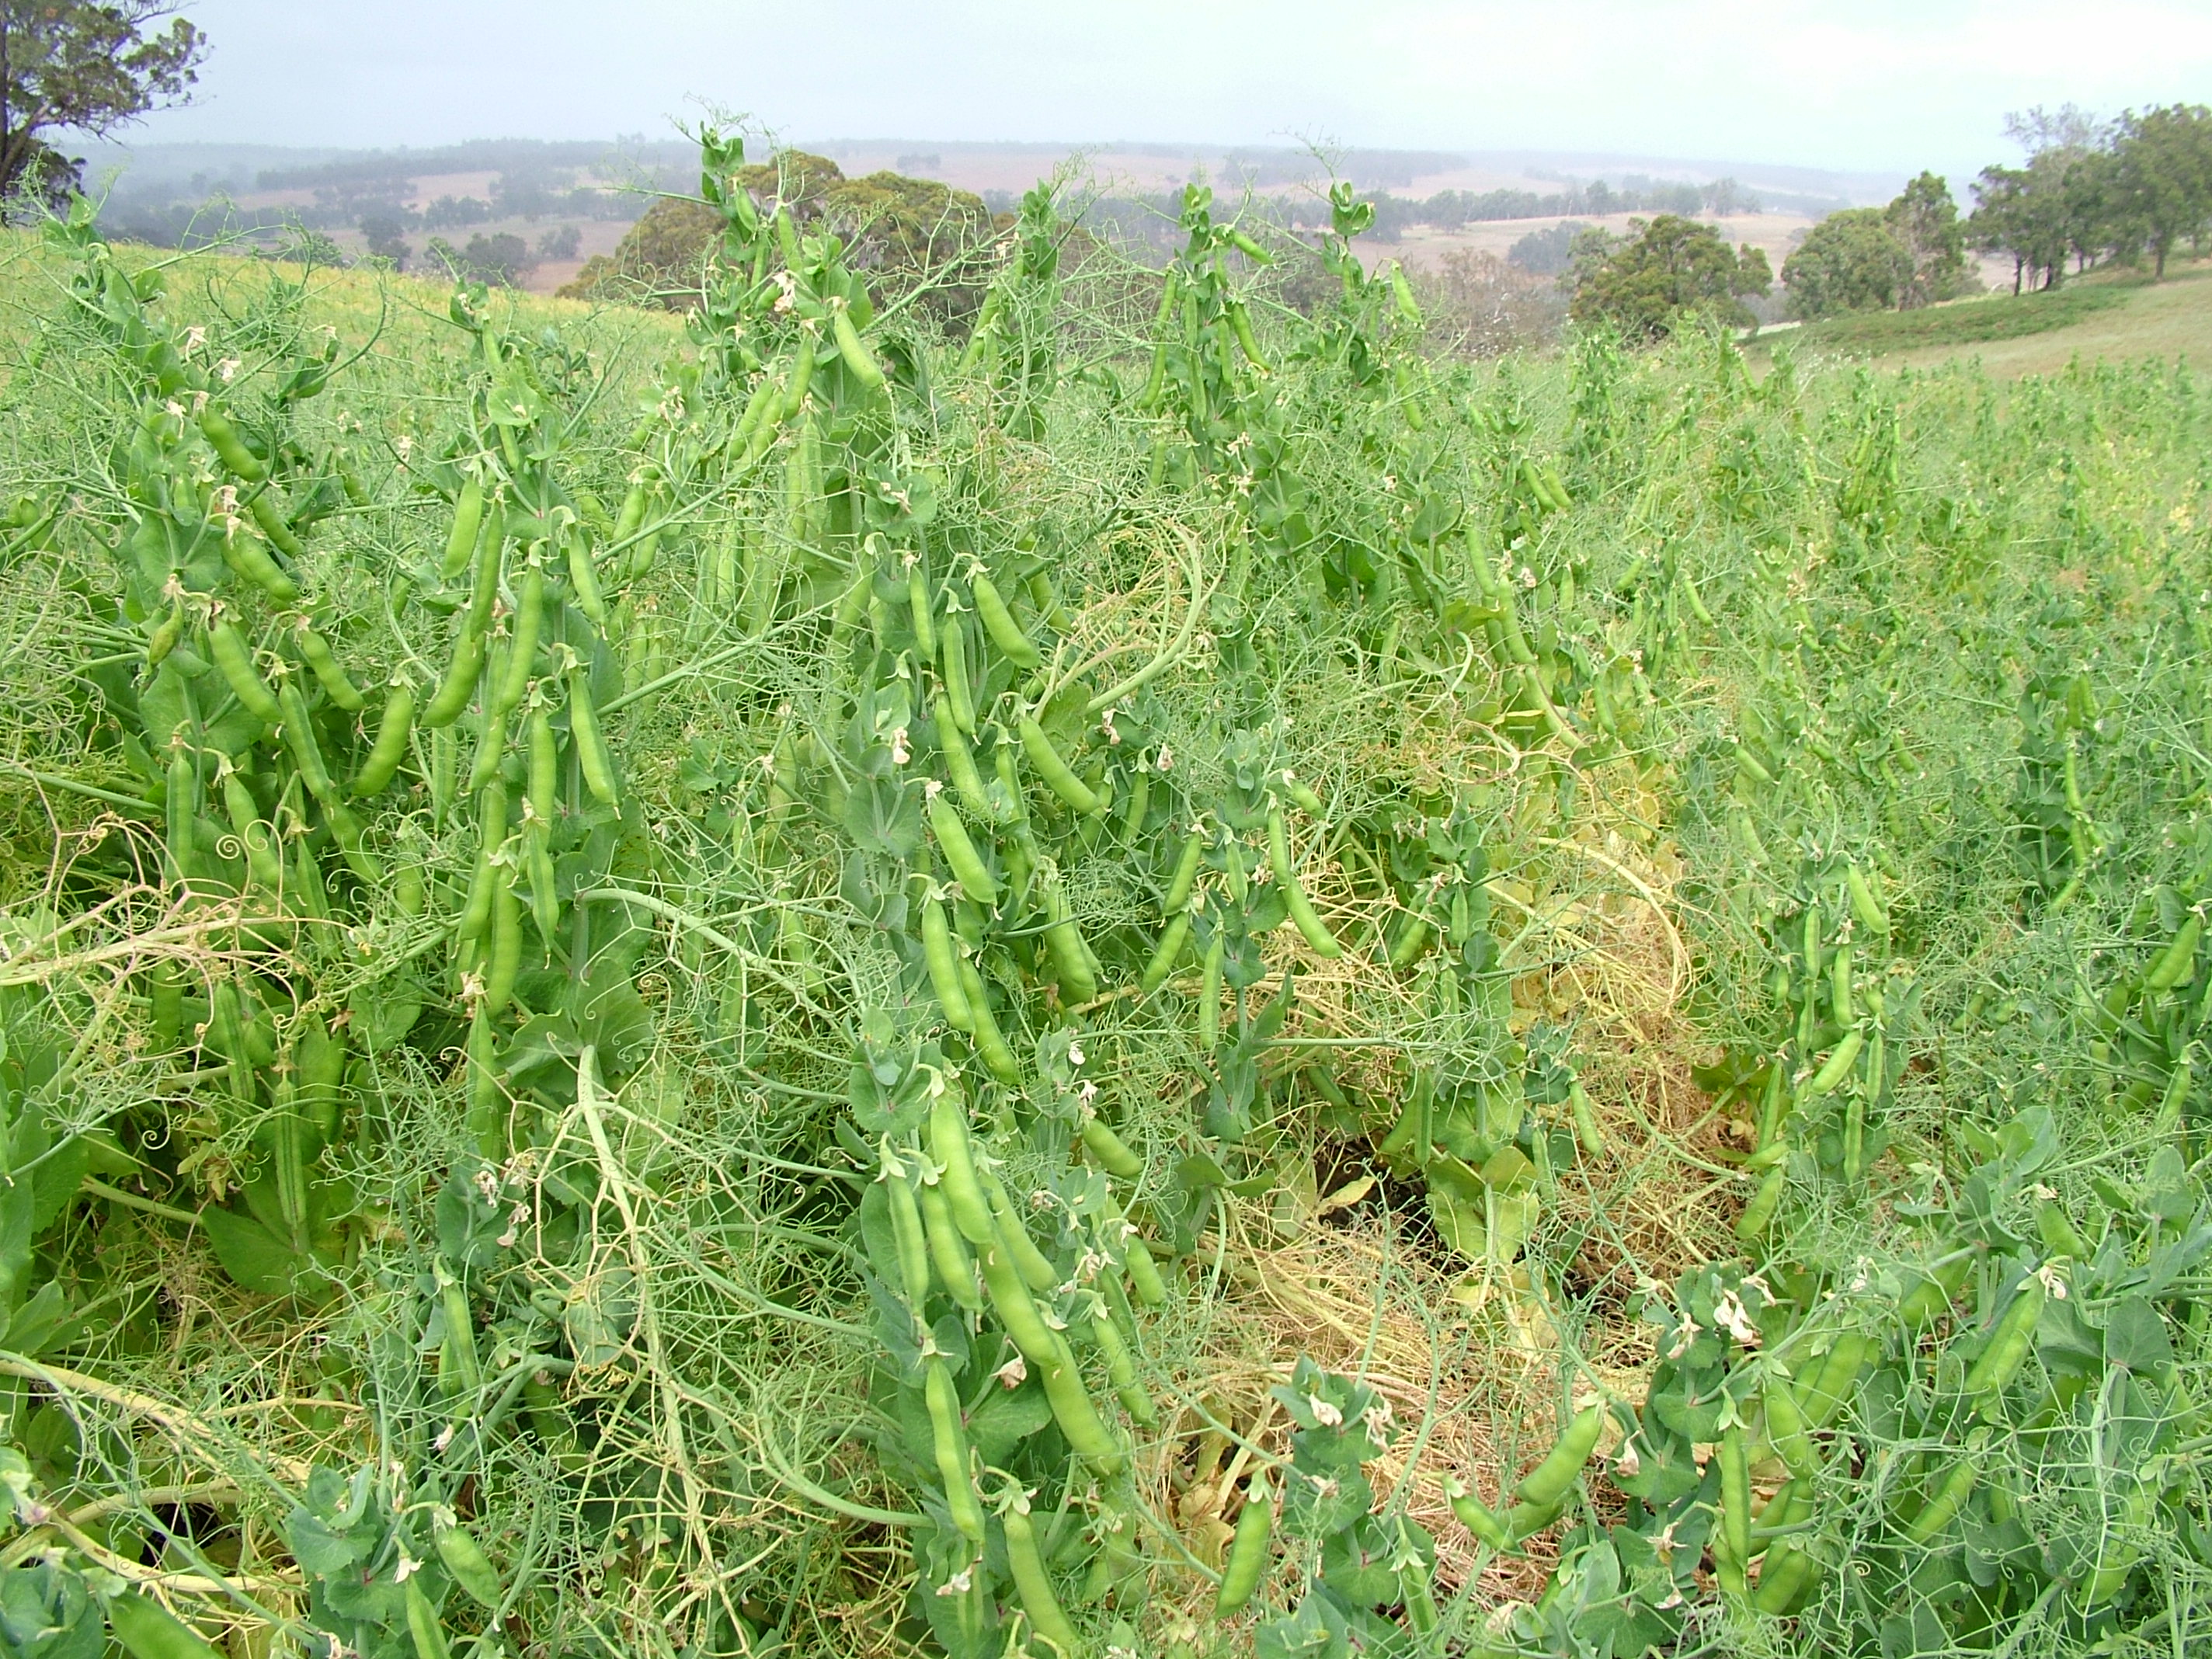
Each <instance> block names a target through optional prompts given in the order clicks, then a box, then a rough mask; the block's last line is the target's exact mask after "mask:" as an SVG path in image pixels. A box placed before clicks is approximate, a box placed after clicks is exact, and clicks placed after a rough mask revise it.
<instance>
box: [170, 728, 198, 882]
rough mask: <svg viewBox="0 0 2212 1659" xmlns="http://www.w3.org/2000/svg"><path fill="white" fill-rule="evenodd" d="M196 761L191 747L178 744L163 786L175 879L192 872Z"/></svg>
mask: <svg viewBox="0 0 2212 1659" xmlns="http://www.w3.org/2000/svg"><path fill="white" fill-rule="evenodd" d="M199 798H200V774H199V763H198V762H197V760H196V759H195V758H194V757H193V755H192V752H191V750H189V749H186V748H185V747H184V745H183V744H179V745H178V746H177V749H176V752H175V753H173V754H172V755H171V756H170V757H169V775H168V781H167V786H166V787H165V788H164V790H163V817H164V819H165V821H166V823H167V830H168V836H167V843H168V849H169V865H170V874H171V876H172V878H173V879H175V880H178V881H183V880H185V879H186V878H189V877H190V876H191V870H192V860H193V850H194V849H193V836H192V826H193V825H194V823H197V820H198V817H199V805H200V799H199Z"/></svg>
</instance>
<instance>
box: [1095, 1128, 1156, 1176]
mask: <svg viewBox="0 0 2212 1659" xmlns="http://www.w3.org/2000/svg"><path fill="white" fill-rule="evenodd" d="M1083 1145H1084V1146H1085V1149H1086V1150H1087V1151H1088V1152H1090V1154H1091V1157H1093V1158H1097V1160H1098V1162H1099V1164H1100V1165H1101V1166H1102V1167H1103V1169H1104V1170H1106V1172H1107V1173H1108V1174H1109V1175H1115V1176H1121V1179H1122V1180H1124V1181H1134V1180H1136V1179H1137V1178H1138V1177H1139V1176H1141V1175H1143V1174H1144V1173H1145V1160H1144V1159H1142V1158H1139V1157H1138V1156H1137V1155H1136V1153H1134V1152H1131V1151H1130V1150H1129V1148H1128V1146H1127V1144H1126V1143H1125V1142H1124V1141H1123V1140H1122V1139H1121V1136H1119V1135H1117V1134H1115V1133H1114V1131H1113V1130H1112V1129H1111V1128H1110V1127H1108V1125H1107V1122H1106V1121H1105V1119H1103V1118H1101V1117H1092V1118H1091V1119H1090V1120H1089V1121H1087V1122H1085V1124H1084V1126H1083Z"/></svg>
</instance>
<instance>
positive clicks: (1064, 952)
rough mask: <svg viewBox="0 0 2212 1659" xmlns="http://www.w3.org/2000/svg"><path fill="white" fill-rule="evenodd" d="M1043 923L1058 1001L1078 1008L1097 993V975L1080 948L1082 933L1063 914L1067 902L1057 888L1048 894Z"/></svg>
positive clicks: (1087, 954) (1064, 913)
mask: <svg viewBox="0 0 2212 1659" xmlns="http://www.w3.org/2000/svg"><path fill="white" fill-rule="evenodd" d="M1048 916H1049V918H1050V919H1049V920H1048V921H1047V922H1046V923H1045V930H1044V945H1045V951H1046V952H1047V954H1048V955H1049V956H1050V957H1052V976H1053V978H1054V980H1055V981H1058V983H1059V985H1060V1003H1061V1005H1062V1006H1065V1007H1069V1008H1080V1007H1082V1006H1084V1005H1085V1003H1088V1002H1091V1001H1093V1000H1096V999H1097V995H1098V978H1097V975H1095V974H1094V973H1092V972H1091V957H1090V953H1089V952H1088V951H1085V949H1084V948H1083V935H1082V934H1081V933H1079V932H1078V931H1077V928H1076V926H1075V920H1074V918H1073V916H1071V915H1068V914H1067V903H1066V900H1065V899H1063V898H1062V897H1061V896H1060V890H1059V889H1058V888H1056V887H1055V888H1054V889H1053V890H1052V892H1051V894H1050V895H1049V900H1048Z"/></svg>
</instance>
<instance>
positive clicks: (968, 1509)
mask: <svg viewBox="0 0 2212 1659" xmlns="http://www.w3.org/2000/svg"><path fill="white" fill-rule="evenodd" d="M921 1377H922V1397H923V1399H924V1400H925V1401H927V1404H928V1407H929V1424H930V1437H931V1440H932V1442H933V1450H934V1452H935V1455H936V1459H937V1478H938V1479H939V1480H941V1481H943V1482H944V1483H945V1507H946V1508H947V1509H949V1510H951V1511H952V1524H953V1525H954V1526H956V1527H957V1528H959V1529H960V1534H961V1536H963V1538H965V1539H967V1540H968V1541H969V1543H971V1544H974V1545H976V1546H977V1547H981V1544H982V1542H983V1505H982V1504H981V1501H980V1500H979V1499H978V1498H976V1496H975V1475H974V1474H972V1473H971V1472H970V1470H969V1455H968V1436H967V1432H966V1431H965V1429H964V1428H963V1425H962V1424H961V1421H960V1396H959V1395H958V1393H957V1391H956V1390H955V1389H954V1388H953V1386H952V1372H951V1368H950V1367H949V1366H947V1365H946V1364H945V1356H944V1355H942V1354H935V1353H933V1354H929V1355H927V1356H926V1357H925V1358H923V1360H922V1362H921Z"/></svg>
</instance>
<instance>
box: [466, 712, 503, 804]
mask: <svg viewBox="0 0 2212 1659" xmlns="http://www.w3.org/2000/svg"><path fill="white" fill-rule="evenodd" d="M506 755H507V721H506V720H505V719H504V718H502V717H501V715H500V714H497V713H495V711H494V710H492V709H489V708H487V709H485V710H484V712H483V714H482V715H481V716H480V717H479V718H478V722H477V752H476V756H475V758H474V759H472V760H471V762H470V763H469V775H468V780H467V783H466V786H465V787H467V789H468V791H469V793H471V794H474V793H476V792H477V790H479V789H481V788H483V787H484V785H486V784H488V783H489V782H490V781H492V780H493V779H494V778H495V777H497V776H498V775H499V763H500V762H501V760H502V759H504V758H505V757H506Z"/></svg>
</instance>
